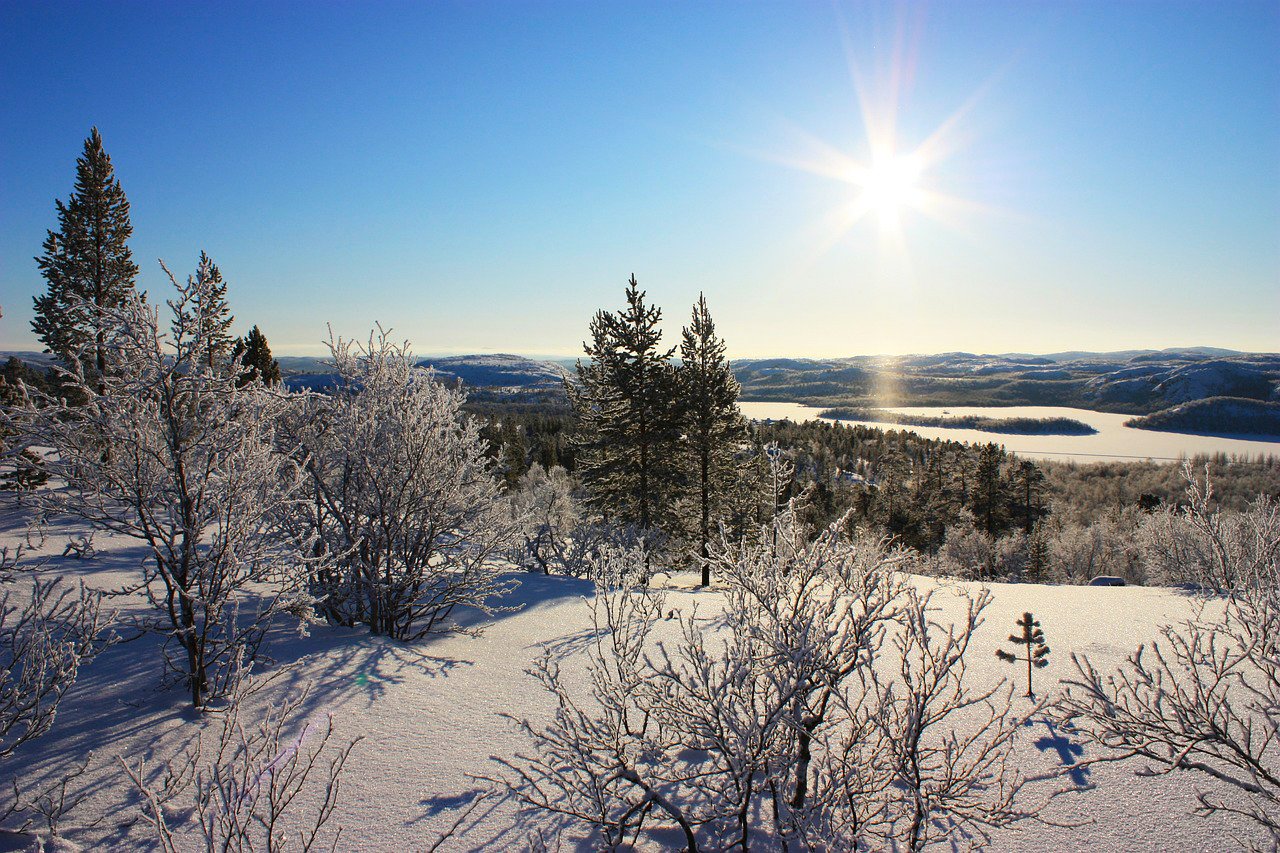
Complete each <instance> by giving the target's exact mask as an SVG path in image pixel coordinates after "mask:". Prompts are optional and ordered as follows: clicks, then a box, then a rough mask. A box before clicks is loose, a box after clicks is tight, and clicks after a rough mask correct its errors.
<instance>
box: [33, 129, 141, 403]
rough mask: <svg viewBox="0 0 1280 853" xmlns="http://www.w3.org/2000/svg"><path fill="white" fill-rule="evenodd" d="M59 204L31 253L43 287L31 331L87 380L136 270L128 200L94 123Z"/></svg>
mask: <svg viewBox="0 0 1280 853" xmlns="http://www.w3.org/2000/svg"><path fill="white" fill-rule="evenodd" d="M56 204H57V206H58V230H57V231H50V232H48V236H47V237H46V238H45V241H44V252H43V254H41V255H40V257H38V258H36V263H37V264H39V266H40V274H41V275H42V276H44V279H45V281H46V282H47V283H48V288H47V290H46V291H45V293H43V294H41V295H40V296H37V297H35V318H34V319H33V320H32V321H31V328H32V329H33V330H34V331H35V333H36V337H37V338H39V339H40V341H41V343H43V344H44V345H45V348H46V350H47V351H48V352H51V353H53V354H54V355H56V356H58V359H59V360H60V361H61V362H62V364H63V365H64V366H65V367H70V366H71V361H72V359H76V360H78V365H79V366H78V369H79V371H80V372H81V373H83V374H85V376H86V377H89V378H91V379H92V378H94V377H98V376H102V375H104V374H105V373H107V371H108V368H109V367H110V354H111V348H110V346H109V345H108V341H107V339H108V337H109V336H110V327H111V325H112V324H113V323H114V318H113V313H112V309H115V308H117V307H119V306H121V305H123V304H124V303H125V301H126V300H127V299H128V298H129V297H130V296H131V295H132V293H133V290H134V286H133V285H134V279H135V278H137V275H138V265H137V264H135V263H134V262H133V256H132V254H131V253H130V252H129V246H128V244H127V241H128V239H129V237H130V236H132V234H133V225H132V224H131V223H130V222H129V200H128V199H127V198H125V195H124V190H122V189H121V188H120V182H119V181H118V180H117V179H116V176H115V169H114V168H113V167H112V165H111V158H110V157H109V156H107V152H106V151H105V150H104V149H103V147H102V136H101V135H100V134H99V133H98V129H97V128H96V127H95V128H93V130H92V131H91V132H90V134H89V138H88V139H86V140H85V141H84V153H83V154H82V155H81V156H80V157H79V158H78V159H77V160H76V183H75V189H74V191H72V193H71V196H70V197H69V198H68V199H67V201H66V203H65V204H64V203H63V202H62V201H57V202H56Z"/></svg>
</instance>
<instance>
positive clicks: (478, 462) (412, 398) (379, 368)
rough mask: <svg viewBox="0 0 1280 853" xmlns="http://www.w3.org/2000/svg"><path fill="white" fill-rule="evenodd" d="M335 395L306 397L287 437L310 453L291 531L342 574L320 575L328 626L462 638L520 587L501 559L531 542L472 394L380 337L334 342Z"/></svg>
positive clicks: (316, 584) (315, 584) (404, 636)
mask: <svg viewBox="0 0 1280 853" xmlns="http://www.w3.org/2000/svg"><path fill="white" fill-rule="evenodd" d="M329 350H330V353H331V356H332V358H333V366H334V370H335V372H336V373H337V385H336V387H335V388H334V389H333V390H332V392H331V393H330V394H326V395H319V394H316V395H307V396H305V397H303V396H300V395H299V396H298V398H297V399H296V400H295V406H294V410H293V411H292V412H290V413H289V416H288V417H287V419H286V421H285V432H286V433H287V434H288V435H289V437H290V440H291V442H293V441H296V442H297V443H298V444H300V445H301V446H302V448H303V449H304V450H305V453H306V464H305V468H306V472H307V474H308V475H309V477H308V480H309V485H308V491H309V493H310V496H311V499H310V500H309V501H307V502H304V503H301V504H298V505H295V506H293V507H291V514H290V524H291V525H292V527H293V529H294V530H295V531H297V534H298V535H299V536H300V537H302V536H305V537H311V538H313V539H314V541H315V542H316V545H317V549H318V551H317V552H318V553H323V554H325V555H328V556H330V557H332V558H333V560H334V562H333V564H332V565H330V566H326V567H324V568H322V569H321V570H319V571H316V572H314V573H313V574H312V578H311V583H312V591H313V592H314V594H315V595H316V596H317V598H318V600H319V606H320V608H321V611H322V612H323V613H324V615H325V616H326V617H327V618H328V619H330V620H331V621H333V622H336V623H338V624H344V625H351V624H357V623H358V624H365V625H368V626H369V628H370V630H372V631H373V632H374V633H377V634H385V635H387V636H390V637H394V638H396V639H399V640H416V639H419V638H421V637H424V636H426V635H427V634H430V633H435V632H440V631H449V630H460V626H459V625H458V623H457V622H456V621H455V620H454V619H453V616H454V611H455V609H456V608H458V607H462V606H469V607H477V608H480V609H482V610H486V611H489V610H491V609H492V604H491V599H492V598H493V597H495V596H498V595H501V594H502V593H504V592H506V591H507V590H508V589H510V586H511V584H510V582H508V581H506V580H504V579H503V575H502V569H503V567H502V565H501V564H500V563H499V562H498V559H497V558H499V557H500V556H501V555H502V554H504V553H506V552H507V551H508V550H509V548H510V546H511V543H512V542H513V541H515V539H516V537H517V535H518V530H519V525H518V522H519V519H518V518H514V517H513V516H512V514H511V513H510V512H509V511H508V507H507V506H506V505H505V502H504V500H503V495H502V490H501V486H500V484H499V482H498V479H497V478H496V477H495V476H494V474H493V472H492V471H491V466H490V462H489V460H488V458H487V457H486V455H485V446H484V441H483V439H481V437H480V427H479V424H478V423H477V422H476V421H475V420H474V419H472V418H469V417H466V416H464V415H463V413H462V411H461V409H462V403H463V401H464V399H465V397H464V395H463V393H462V392H461V391H456V390H452V389H450V388H447V387H445V386H444V385H443V384H442V383H440V382H438V381H436V379H435V378H434V376H433V375H432V374H431V373H430V372H429V371H426V370H422V369H420V368H418V367H416V366H415V364H414V360H413V356H412V354H411V353H410V352H409V350H408V348H407V345H396V344H393V343H391V341H390V340H389V339H388V338H387V334H386V332H384V331H382V330H381V329H379V330H378V332H377V334H375V335H370V337H369V342H368V344H367V345H366V346H358V345H355V344H353V343H352V342H351V341H344V340H342V339H338V340H337V341H333V340H330V342H329Z"/></svg>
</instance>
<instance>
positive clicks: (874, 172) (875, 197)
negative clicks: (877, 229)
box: [852, 154, 924, 219]
mask: <svg viewBox="0 0 1280 853" xmlns="http://www.w3.org/2000/svg"><path fill="white" fill-rule="evenodd" d="M859 171H860V174H858V175H855V176H854V177H853V179H852V182H853V183H854V184H855V185H857V186H858V187H859V188H860V193H859V195H858V197H857V200H856V201H855V204H856V205H857V206H858V207H860V208H862V209H863V210H864V211H866V212H868V213H875V214H877V215H879V216H880V218H881V219H889V218H896V217H897V216H899V215H900V214H901V213H902V212H903V211H904V210H906V209H907V208H912V207H918V206H919V205H920V204H921V202H922V201H923V197H924V193H923V192H922V190H921V186H920V177H921V172H922V171H923V164H922V163H921V161H920V158H919V156H917V155H914V154H904V155H891V156H887V157H878V158H876V159H875V160H874V161H873V162H872V163H871V165H870V166H869V167H868V168H865V169H861V170H859Z"/></svg>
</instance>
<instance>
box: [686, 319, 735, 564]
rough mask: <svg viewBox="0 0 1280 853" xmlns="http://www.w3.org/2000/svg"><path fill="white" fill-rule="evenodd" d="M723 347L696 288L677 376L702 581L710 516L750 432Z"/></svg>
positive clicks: (720, 501) (716, 509) (721, 498)
mask: <svg viewBox="0 0 1280 853" xmlns="http://www.w3.org/2000/svg"><path fill="white" fill-rule="evenodd" d="M724 352H725V344H724V341H723V340H721V339H720V338H718V337H716V324H715V322H714V321H713V320H712V319H711V312H710V311H708V310H707V300H706V297H705V296H703V295H702V294H698V302H697V304H695V305H694V306H693V321H692V322H691V323H690V325H688V326H685V327H684V329H683V331H682V340H681V343H680V361H681V364H680V368H679V370H678V371H677V376H678V379H679V385H680V393H681V397H682V407H683V414H684V426H685V435H686V436H687V444H688V451H689V454H690V456H691V457H692V462H693V468H694V473H693V480H694V483H695V484H696V485H695V499H696V500H697V502H698V519H699V525H698V543H699V546H698V553H699V554H700V555H701V557H702V585H703V586H706V585H708V584H709V583H711V563H710V562H709V559H708V558H709V557H710V556H711V551H710V548H711V522H712V517H713V516H716V517H719V516H720V515H721V510H722V509H723V505H724V497H725V495H726V493H727V492H728V490H729V489H730V488H731V486H732V481H733V474H734V450H735V449H736V445H737V444H738V443H739V442H740V441H741V440H742V439H743V438H744V437H745V436H746V433H747V425H746V421H745V420H743V417H742V413H741V412H740V411H738V393H739V392H740V391H741V390H742V389H741V387H740V386H739V385H738V381H737V380H736V379H734V377H733V371H732V370H730V369H729V362H728V360H727V359H726V358H725V355H724Z"/></svg>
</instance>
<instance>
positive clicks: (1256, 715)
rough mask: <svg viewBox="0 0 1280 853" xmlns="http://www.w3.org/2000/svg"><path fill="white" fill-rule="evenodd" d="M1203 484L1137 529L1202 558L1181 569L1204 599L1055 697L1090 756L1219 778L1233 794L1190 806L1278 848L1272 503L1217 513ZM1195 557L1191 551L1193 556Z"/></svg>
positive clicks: (1279, 730) (1080, 674)
mask: <svg viewBox="0 0 1280 853" xmlns="http://www.w3.org/2000/svg"><path fill="white" fill-rule="evenodd" d="M1211 493H1212V490H1211V489H1210V487H1209V484H1208V481H1207V478H1206V481H1205V484H1204V485H1203V486H1201V485H1199V484H1197V483H1195V482H1194V481H1192V484H1191V487H1190V488H1189V490H1188V497H1189V498H1190V506H1189V507H1188V508H1187V509H1186V510H1185V511H1184V512H1181V513H1179V514H1176V515H1170V516H1168V517H1166V518H1165V519H1164V520H1163V521H1162V522H1161V523H1160V524H1159V525H1155V526H1152V527H1149V528H1147V531H1146V532H1147V535H1148V536H1151V537H1155V536H1159V535H1160V534H1161V533H1165V534H1166V535H1167V537H1168V538H1167V539H1165V540H1163V541H1161V540H1159V539H1157V541H1156V542H1155V543H1150V542H1149V543H1148V545H1149V546H1152V545H1155V546H1161V545H1163V546H1164V547H1166V548H1167V551H1166V553H1180V552H1179V550H1178V549H1180V548H1183V547H1184V546H1185V545H1186V544H1187V543H1193V544H1194V548H1193V549H1192V550H1191V551H1189V552H1186V551H1183V552H1181V553H1192V554H1196V555H1199V557H1202V558H1203V562H1197V563H1195V564H1193V565H1189V566H1187V567H1186V569H1187V571H1188V572H1189V576H1190V577H1193V578H1202V579H1203V585H1204V588H1205V589H1209V588H1212V586H1214V585H1218V586H1219V587H1220V588H1222V589H1224V590H1225V592H1224V594H1223V595H1222V596H1221V597H1207V598H1206V599H1205V600H1204V601H1202V602H1201V604H1200V610H1199V613H1198V615H1197V617H1196V618H1195V619H1193V620H1190V621H1188V622H1186V623H1183V624H1181V625H1176V626H1168V627H1166V628H1164V629H1163V631H1162V637H1161V639H1160V640H1159V641H1157V642H1155V643H1152V644H1151V646H1150V648H1146V647H1139V648H1138V650H1137V651H1136V652H1134V654H1133V655H1132V656H1130V658H1129V660H1128V661H1127V662H1126V663H1125V665H1124V666H1123V667H1121V668H1120V670H1119V671H1117V672H1114V673H1109V674H1103V673H1102V672H1100V671H1099V670H1098V669H1097V668H1096V667H1095V666H1094V665H1093V664H1092V663H1091V662H1090V661H1089V659H1088V658H1087V657H1083V656H1082V657H1079V658H1077V657H1076V656H1075V655H1072V661H1073V662H1074V664H1075V667H1076V674H1075V676H1074V677H1073V678H1072V679H1070V680H1069V681H1068V682H1067V684H1068V692H1067V695H1066V697H1065V699H1064V700H1063V701H1062V705H1061V708H1062V715H1063V717H1064V719H1065V720H1066V721H1068V722H1070V723H1071V724H1072V725H1074V726H1075V727H1076V729H1077V730H1078V731H1079V732H1080V733H1081V734H1083V735H1084V736H1085V737H1087V738H1089V739H1090V740H1092V741H1094V742H1096V743H1097V744H1099V745H1100V746H1101V747H1103V749H1104V752H1103V754H1102V755H1101V756H1100V757H1099V758H1097V759H1095V760H1098V761H1115V760H1121V759H1127V758H1141V759H1145V760H1146V761H1147V762H1150V764H1148V765H1146V766H1145V767H1144V769H1142V770H1140V771H1139V772H1140V773H1146V774H1156V773H1171V772H1173V771H1176V770H1189V771H1192V772H1195V773H1203V774H1205V776H1207V777H1212V778H1214V779H1216V780H1218V781H1220V782H1225V783H1227V784H1228V785H1229V786H1230V787H1231V789H1232V790H1234V791H1235V796H1231V797H1217V796H1209V795H1206V794H1201V795H1200V797H1199V801H1200V807H1199V809H1198V811H1199V813H1201V814H1203V815H1205V816H1215V817H1217V816H1227V815H1235V816H1240V817H1243V818H1245V819H1247V820H1248V821H1250V822H1252V823H1253V824H1254V825H1255V826H1256V827H1258V828H1260V829H1261V830H1263V831H1264V832H1267V833H1269V834H1270V837H1271V839H1272V843H1273V844H1276V845H1280V710H1278V709H1280V523H1278V522H1280V518H1278V512H1280V509H1278V508H1277V505H1276V503H1275V502H1274V501H1272V500H1270V499H1269V498H1266V497H1260V498H1259V499H1258V500H1257V501H1255V503H1254V504H1253V506H1252V507H1250V508H1249V509H1248V510H1247V511H1245V512H1242V513H1239V514H1238V515H1235V516H1234V518H1232V519H1230V520H1228V519H1224V518H1223V517H1222V516H1220V515H1219V514H1217V513H1214V512H1212V511H1211V510H1210V508H1209V503H1208V500H1209V497H1210V495H1211ZM1199 557H1198V559H1199Z"/></svg>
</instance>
